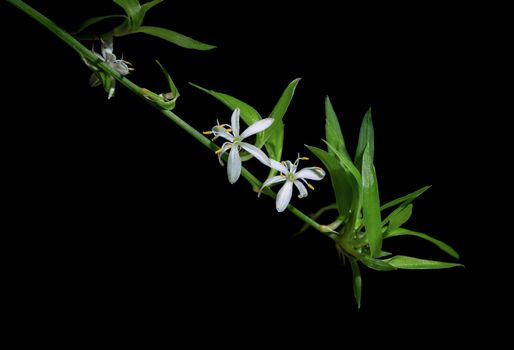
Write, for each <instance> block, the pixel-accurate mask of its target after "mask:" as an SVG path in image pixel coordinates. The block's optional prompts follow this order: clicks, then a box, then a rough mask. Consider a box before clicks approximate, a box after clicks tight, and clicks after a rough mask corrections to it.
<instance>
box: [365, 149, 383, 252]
mask: <svg viewBox="0 0 514 350" xmlns="http://www.w3.org/2000/svg"><path fill="white" fill-rule="evenodd" d="M362 209H363V215H364V224H365V228H366V235H367V238H368V242H369V248H370V251H371V256H372V257H375V256H377V255H378V254H380V249H381V248H382V230H381V227H382V222H381V218H380V198H379V194H378V183H377V176H376V174H375V167H374V166H373V160H372V156H371V154H370V149H369V147H366V148H365V149H364V154H363V157H362Z"/></svg>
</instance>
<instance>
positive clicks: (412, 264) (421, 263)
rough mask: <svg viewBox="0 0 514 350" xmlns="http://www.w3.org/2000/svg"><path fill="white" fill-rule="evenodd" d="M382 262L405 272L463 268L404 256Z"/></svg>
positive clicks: (454, 264)
mask: <svg viewBox="0 0 514 350" xmlns="http://www.w3.org/2000/svg"><path fill="white" fill-rule="evenodd" d="M384 261H385V262H387V263H389V264H390V265H391V266H394V267H396V268H398V269H406V270H425V269H447V268H450V267H457V266H464V265H462V264H456V263H448V262H442V261H434V260H425V259H419V258H413V257H410V256H404V255H396V256H393V257H392V258H389V259H384Z"/></svg>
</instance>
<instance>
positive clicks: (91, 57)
mask: <svg viewBox="0 0 514 350" xmlns="http://www.w3.org/2000/svg"><path fill="white" fill-rule="evenodd" d="M7 2H9V3H11V4H12V5H14V6H15V7H17V8H18V9H20V10H21V11H23V12H25V13H26V14H27V15H29V16H30V17H32V18H33V19H35V20H36V21H37V22H39V23H41V24H42V25H43V26H45V27H46V28H47V29H48V30H50V31H51V32H52V33H54V34H55V35H56V36H58V37H59V38H60V39H62V40H63V41H64V42H65V43H66V44H68V45H69V46H70V47H72V48H73V49H74V50H75V51H77V53H78V54H79V55H80V56H82V57H83V58H84V59H85V60H87V61H89V62H92V63H93V64H94V65H95V66H96V67H97V68H98V69H101V70H102V71H104V72H105V73H107V74H109V75H111V76H113V77H114V78H115V79H116V80H118V81H119V82H120V83H121V84H123V85H124V86H125V87H126V88H128V89H129V90H130V91H132V92H133V93H135V94H136V95H138V96H139V97H141V98H142V99H143V100H144V101H146V102H148V103H150V104H151V105H153V106H154V107H155V108H156V109H157V110H159V112H161V113H162V114H164V115H165V116H166V117H168V118H169V119H171V120H172V121H173V122H174V123H175V124H177V125H178V126H179V127H181V128H182V129H183V130H185V131H186V132H187V133H188V134H190V135H191V136H193V137H194V138H195V139H196V140H197V141H199V142H200V143H201V144H202V145H204V146H205V147H207V148H209V149H210V150H212V151H216V150H217V149H218V146H216V144H214V143H213V142H211V141H210V140H209V139H208V138H206V137H205V136H203V135H202V134H201V133H200V132H198V131H197V130H196V129H195V128H193V127H192V126H191V125H189V124H188V123H187V122H185V121H184V120H183V119H181V118H180V117H179V116H177V115H176V114H175V113H173V112H171V111H168V110H163V109H161V108H159V107H158V106H157V105H156V104H155V103H153V102H151V101H149V100H147V99H145V98H144V96H143V93H142V88H141V87H140V86H138V85H136V84H134V83H133V82H131V81H130V80H129V79H127V78H125V77H124V76H122V75H121V74H120V73H118V72H116V71H115V70H114V69H112V68H111V67H109V66H108V65H106V64H105V63H104V62H102V60H100V59H99V58H98V57H97V56H96V55H95V54H93V52H92V51H91V50H89V49H87V48H86V47H85V46H84V45H82V44H81V43H80V42H79V41H77V40H76V39H75V38H74V37H73V36H71V35H70V34H68V33H67V32H66V31H65V30H63V29H61V28H60V27H59V26H58V25H56V24H55V23H54V22H52V21H51V20H50V19H49V18H47V17H45V16H44V15H43V14H41V13H40V12H38V11H37V10H35V9H34V8H32V7H31V6H29V5H27V4H26V3H25V2H23V1H21V0H7ZM241 175H242V176H243V177H244V178H245V179H246V180H247V181H248V182H249V183H250V184H251V185H252V186H253V187H254V188H255V187H260V186H261V185H262V183H261V182H260V181H259V180H258V179H257V178H256V177H255V176H254V175H253V174H252V173H250V172H249V171H248V170H247V169H245V168H242V170H241ZM263 193H264V194H266V195H268V196H270V197H272V198H276V194H275V193H274V192H273V191H271V190H269V189H267V190H266V191H263ZM287 209H288V210H289V211H290V212H291V213H293V214H294V215H296V216H297V217H298V218H299V219H300V220H302V221H304V222H305V223H306V224H308V225H309V226H312V227H313V228H314V229H316V230H318V231H320V232H321V233H323V234H324V235H326V236H328V237H330V238H332V239H334V240H337V237H338V236H337V235H336V234H335V233H333V232H324V231H323V225H320V224H319V223H317V222H316V221H315V220H313V219H312V218H310V217H309V216H308V215H305V214H304V213H303V212H302V211H300V210H298V209H297V208H295V207H294V206H292V205H289V206H288V207H287Z"/></svg>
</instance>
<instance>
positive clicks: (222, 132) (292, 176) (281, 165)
mask: <svg viewBox="0 0 514 350" xmlns="http://www.w3.org/2000/svg"><path fill="white" fill-rule="evenodd" d="M240 113H241V111H240V110H239V108H236V109H234V112H233V113H232V117H231V124H219V122H218V123H217V124H216V125H215V126H214V127H213V128H212V129H211V131H206V132H204V134H212V135H214V138H213V141H214V140H216V139H217V138H218V137H221V138H223V139H225V140H226V142H225V143H223V145H222V146H221V148H220V149H219V150H217V151H216V154H217V155H218V159H219V162H220V164H221V165H223V161H222V156H223V154H225V153H226V152H227V151H229V150H230V152H229V154H228V164H227V176H228V181H229V182H230V183H231V184H233V183H235V182H236V181H237V180H238V179H239V177H240V175H241V156H240V154H239V151H240V150H241V149H242V150H245V151H247V152H248V153H250V154H251V155H252V156H253V157H255V158H256V159H257V160H258V161H260V162H261V163H262V164H264V165H266V166H268V167H270V168H272V169H275V170H277V171H279V172H280V175H277V176H273V177H271V178H269V179H267V180H266V181H265V182H264V183H263V184H262V187H261V189H260V190H259V195H260V193H261V192H262V190H263V189H264V188H265V187H270V186H272V185H275V184H279V183H282V182H284V184H283V185H282V188H281V189H280V190H279V191H278V193H277V199H276V209H277V211H278V212H283V211H284V210H285V209H286V208H287V206H288V205H289V202H290V201H291V197H292V195H293V185H294V186H296V188H297V189H298V191H299V192H300V194H299V195H298V198H304V197H307V195H308V192H307V189H306V188H305V185H307V187H309V188H310V189H312V190H313V189H314V187H313V186H312V185H311V184H309V183H308V182H307V180H315V181H319V180H321V179H323V178H324V177H325V171H324V170H323V169H321V168H319V167H308V168H304V169H301V170H298V163H299V161H300V160H308V158H307V157H300V156H298V158H297V159H296V161H295V162H294V163H292V162H291V161H288V160H287V161H283V162H279V161H277V160H275V159H270V158H269V157H268V156H267V155H266V153H264V152H263V151H262V150H260V149H259V148H258V147H256V146H255V145H252V144H250V143H248V142H244V141H243V140H244V139H246V138H248V137H249V136H252V135H255V134H257V133H259V132H262V131H264V130H266V129H267V128H269V127H270V126H271V125H272V124H273V121H274V120H273V118H265V119H261V120H259V121H257V122H255V123H253V124H252V125H250V126H249V127H248V128H247V129H246V130H245V131H243V132H242V133H239V131H240V127H239V117H240ZM300 180H301V181H300ZM304 183H305V185H304Z"/></svg>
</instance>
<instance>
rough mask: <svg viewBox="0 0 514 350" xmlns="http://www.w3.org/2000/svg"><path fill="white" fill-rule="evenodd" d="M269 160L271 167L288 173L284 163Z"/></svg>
mask: <svg viewBox="0 0 514 350" xmlns="http://www.w3.org/2000/svg"><path fill="white" fill-rule="evenodd" d="M269 161H270V162H271V165H270V167H271V168H273V169H275V170H278V171H280V172H281V173H282V174H285V175H287V174H289V170H287V168H286V167H285V166H284V164H282V163H280V162H277V161H276V160H275V159H270V160H269Z"/></svg>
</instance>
